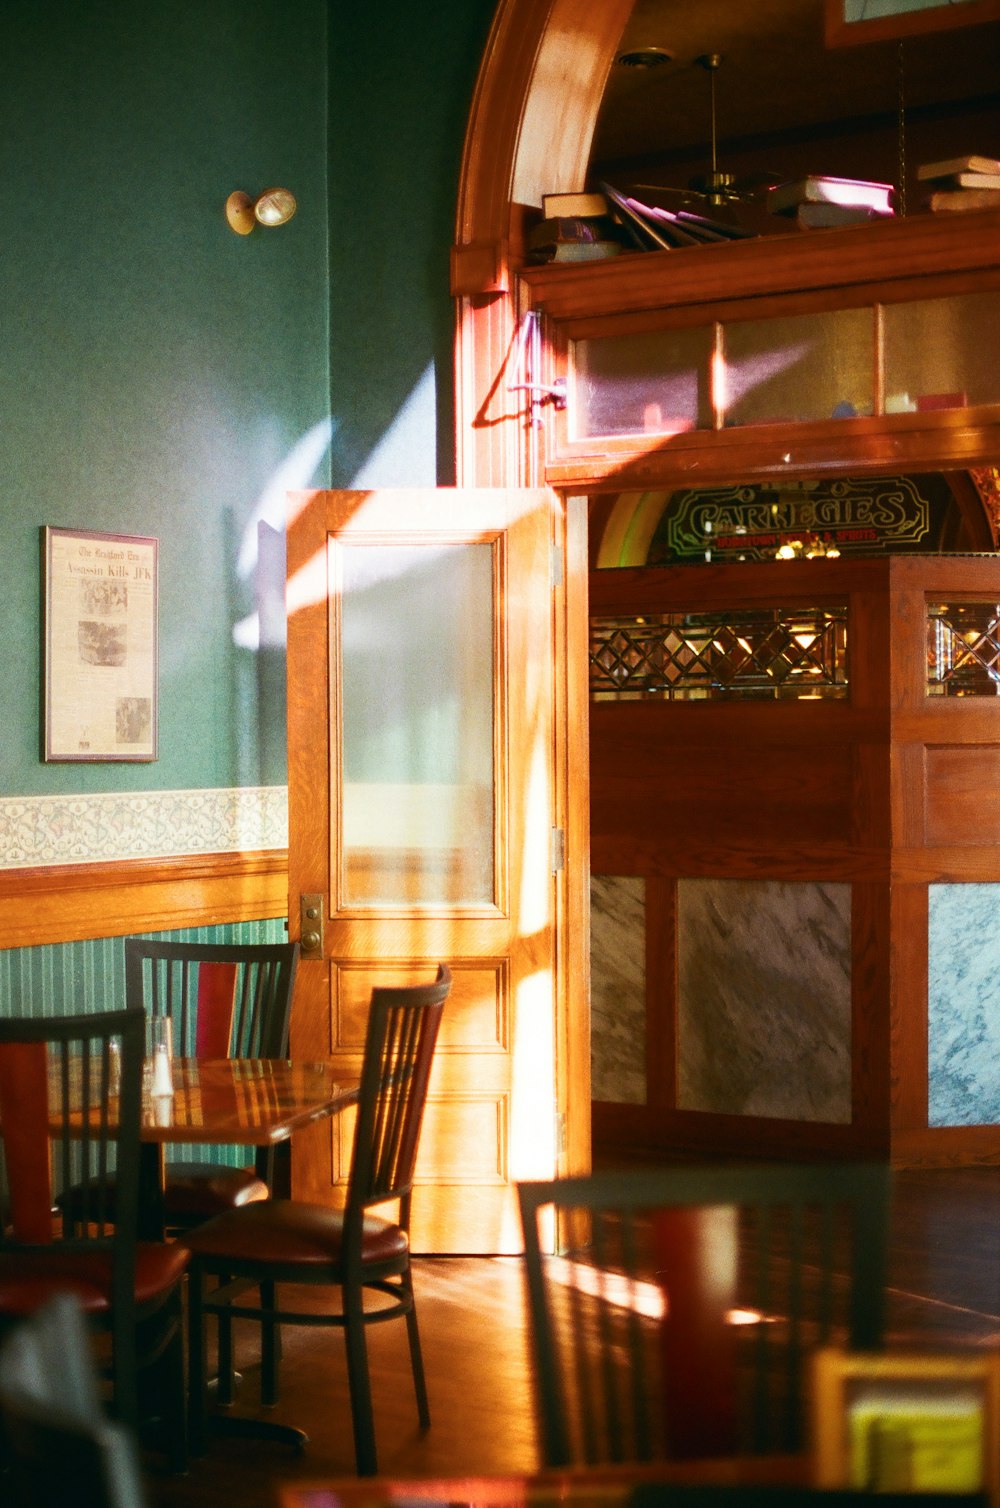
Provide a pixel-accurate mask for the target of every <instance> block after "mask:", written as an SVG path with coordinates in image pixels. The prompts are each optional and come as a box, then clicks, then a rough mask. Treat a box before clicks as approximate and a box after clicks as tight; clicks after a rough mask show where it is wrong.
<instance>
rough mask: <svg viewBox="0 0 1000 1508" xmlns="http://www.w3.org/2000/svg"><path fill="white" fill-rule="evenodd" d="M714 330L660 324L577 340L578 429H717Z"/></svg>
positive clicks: (654, 431)
mask: <svg viewBox="0 0 1000 1508" xmlns="http://www.w3.org/2000/svg"><path fill="white" fill-rule="evenodd" d="M712 340H713V335H712V330H711V328H710V327H707V328H705V327H703V328H701V329H696V330H653V331H647V332H646V333H645V334H642V335H614V336H606V337H604V338H602V339H600V340H577V341H574V342H573V351H572V358H571V364H572V367H573V370H574V382H573V399H572V412H571V416H570V417H571V425H572V432H573V434H574V435H575V436H583V435H643V434H679V433H681V432H682V431H684V430H689V429H711V427H712V408H711V401H710V393H709V372H710V370H711V356H712Z"/></svg>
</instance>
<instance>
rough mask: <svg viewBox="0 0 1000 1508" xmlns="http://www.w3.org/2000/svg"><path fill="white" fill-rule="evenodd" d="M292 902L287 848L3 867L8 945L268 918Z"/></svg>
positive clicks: (1, 899) (0, 903) (1, 928)
mask: <svg viewBox="0 0 1000 1508" xmlns="http://www.w3.org/2000/svg"><path fill="white" fill-rule="evenodd" d="M287 907H288V854H287V851H286V850H285V849H263V850H256V851H254V852H248V853H214V854H188V855H183V856H180V857H167V858H157V859H129V860H127V861H125V862H122V863H106V864H59V865H52V866H51V867H43V868H32V869H8V870H4V871H0V948H27V947H37V946H40V945H41V944H44V943H64V942H80V941H83V940H85V939H88V938H97V937H123V936H126V935H127V934H128V933H131V932H168V931H173V930H175V929H177V928H180V927H198V926H204V927H210V926H215V925H218V924H221V923H223V922H241V921H264V920H266V919H268V918H270V917H275V916H284V915H285V913H286V911H287Z"/></svg>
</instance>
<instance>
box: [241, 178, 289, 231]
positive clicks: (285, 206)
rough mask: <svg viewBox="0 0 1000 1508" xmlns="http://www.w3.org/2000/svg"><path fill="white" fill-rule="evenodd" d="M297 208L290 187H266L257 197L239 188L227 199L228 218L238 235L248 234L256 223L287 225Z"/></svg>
mask: <svg viewBox="0 0 1000 1508" xmlns="http://www.w3.org/2000/svg"><path fill="white" fill-rule="evenodd" d="M296 208H297V205H296V203H295V195H294V194H293V193H292V192H291V190H290V189H286V188H269V189H265V190H264V192H263V193H262V194H258V196H257V198H256V199H251V198H250V195H249V194H245V193H244V192H243V190H242V189H237V190H236V191H235V193H232V194H230V196H229V198H228V199H227V200H226V219H227V221H228V222H229V226H230V229H231V230H234V231H235V232H236V234H237V235H238V236H248V235H249V234H250V232H251V231H252V230H253V228H254V226H255V225H287V223H288V221H289V220H290V219H291V218H292V216H293V215H294V213H295V211H296Z"/></svg>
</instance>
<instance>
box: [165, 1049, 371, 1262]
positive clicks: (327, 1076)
mask: <svg viewBox="0 0 1000 1508" xmlns="http://www.w3.org/2000/svg"><path fill="white" fill-rule="evenodd" d="M171 1066H172V1069H173V1081H174V1093H173V1095H171V1096H170V1097H169V1098H165V1099H161V1100H151V1101H148V1102H146V1103H145V1104H144V1105H143V1116H142V1132H141V1136H142V1153H143V1157H142V1170H141V1189H142V1192H141V1201H140V1222H139V1223H140V1232H139V1233H140V1236H142V1237H143V1238H144V1239H146V1240H157V1239H159V1238H160V1237H162V1234H163V1179H164V1173H165V1155H164V1154H165V1149H166V1147H167V1146H169V1145H170V1144H171V1143H177V1142H184V1143H188V1144H190V1143H192V1142H196V1143H205V1144H208V1145H210V1146H220V1145H222V1146H253V1147H267V1146H274V1145H276V1144H277V1143H279V1142H284V1141H287V1140H288V1138H289V1137H290V1136H291V1135H292V1134H293V1133H294V1132H295V1131H298V1130H299V1129H300V1128H301V1127H302V1126H308V1125H309V1124H310V1123H311V1122H312V1121H316V1120H322V1119H324V1118H325V1117H326V1116H328V1115H337V1114H339V1112H340V1111H341V1110H344V1109H346V1107H347V1106H348V1105H353V1104H354V1103H355V1102H356V1101H357V1098H358V1086H357V1085H356V1084H344V1083H342V1082H341V1081H340V1080H339V1079H338V1078H337V1077H336V1076H335V1073H334V1068H333V1065H332V1064H331V1063H328V1062H316V1063H299V1062H294V1061H290V1060H287V1059H283V1058H281V1059H279V1058H221V1059H201V1058H174V1059H173V1062H172V1065H171Z"/></svg>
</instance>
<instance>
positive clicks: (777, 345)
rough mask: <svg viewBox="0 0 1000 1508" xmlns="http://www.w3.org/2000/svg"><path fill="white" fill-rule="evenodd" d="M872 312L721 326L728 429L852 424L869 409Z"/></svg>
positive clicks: (723, 395) (723, 397) (723, 398)
mask: <svg viewBox="0 0 1000 1508" xmlns="http://www.w3.org/2000/svg"><path fill="white" fill-rule="evenodd" d="M874 328H875V326H874V314H873V312H872V310H871V309H841V310H839V311H837V312H835V313H831V314H798V315H793V316H790V317H788V318H783V319H766V320H764V319H761V320H755V319H753V320H746V321H745V322H739V323H733V324H731V325H726V326H725V327H724V329H723V352H724V358H725V364H724V373H723V377H722V382H723V385H724V388H725V391H724V392H722V393H720V395H719V407H720V409H722V410H723V412H724V413H725V421H726V423H727V424H794V423H795V422H796V421H799V420H807V419H852V418H854V417H856V416H857V415H858V414H870V413H871V412H872V408H873V404H874V386H873V384H874V371H875V361H874V346H875V341H874Z"/></svg>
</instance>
